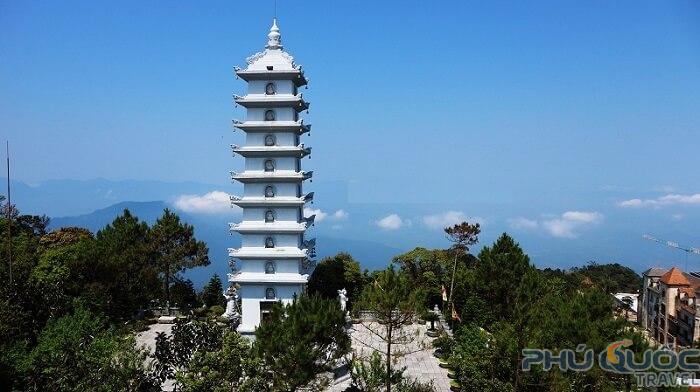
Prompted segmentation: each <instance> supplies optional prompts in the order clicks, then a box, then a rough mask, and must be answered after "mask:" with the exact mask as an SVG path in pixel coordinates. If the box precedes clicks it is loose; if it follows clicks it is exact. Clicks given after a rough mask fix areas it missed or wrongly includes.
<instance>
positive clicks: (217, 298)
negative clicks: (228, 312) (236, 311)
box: [201, 274, 226, 307]
mask: <svg viewBox="0 0 700 392" xmlns="http://www.w3.org/2000/svg"><path fill="white" fill-rule="evenodd" d="M201 298H202V302H203V303H204V305H206V306H208V307H212V306H215V305H219V306H226V298H225V297H224V286H223V284H222V283H221V278H219V275H218V274H214V275H212V277H211V279H209V283H207V284H206V285H205V286H204V287H203V288H202V295H201Z"/></svg>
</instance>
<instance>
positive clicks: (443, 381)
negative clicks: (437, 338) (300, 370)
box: [327, 323, 450, 392]
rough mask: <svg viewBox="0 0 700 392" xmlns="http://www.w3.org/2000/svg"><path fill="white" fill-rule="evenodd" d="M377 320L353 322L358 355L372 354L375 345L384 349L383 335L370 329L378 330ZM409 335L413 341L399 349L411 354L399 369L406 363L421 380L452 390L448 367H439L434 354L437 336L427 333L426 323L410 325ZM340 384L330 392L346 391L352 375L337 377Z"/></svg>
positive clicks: (398, 364) (410, 373) (444, 390)
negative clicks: (434, 340)
mask: <svg viewBox="0 0 700 392" xmlns="http://www.w3.org/2000/svg"><path fill="white" fill-rule="evenodd" d="M378 327H379V326H378V325H377V324H376V323H367V324H353V325H352V329H351V330H350V336H351V338H352V349H353V352H354V353H355V355H356V356H357V357H363V358H367V357H369V356H370V355H371V354H372V351H373V349H372V348H370V347H374V348H379V349H382V348H384V347H385V345H384V344H383V343H382V342H381V340H380V339H379V337H377V336H376V335H375V334H373V333H372V332H370V330H369V329H368V328H372V329H374V330H377V328H378ZM406 330H407V331H408V333H407V336H409V337H410V339H409V340H410V344H407V345H401V346H399V347H398V348H397V350H399V351H402V352H405V353H407V354H406V355H405V356H404V357H402V358H399V359H398V361H397V362H396V364H395V365H394V366H395V367H396V368H401V367H404V366H406V371H405V372H404V375H406V376H408V377H410V378H414V379H416V380H418V381H421V382H424V383H425V382H432V383H433V386H434V387H435V390H436V391H437V392H449V391H450V379H449V378H448V377H447V370H446V369H443V368H441V367H440V366H438V359H437V358H435V357H434V356H433V351H434V349H433V348H432V346H431V342H432V340H433V338H430V337H429V336H427V335H426V334H425V332H426V326H425V325H420V324H413V325H411V326H407V327H406ZM336 382H337V384H335V385H333V386H331V387H330V388H329V389H328V390H327V392H342V391H344V390H345V389H346V388H347V387H348V386H350V382H351V380H350V377H349V375H346V376H344V377H341V378H339V379H338V380H336Z"/></svg>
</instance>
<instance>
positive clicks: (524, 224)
mask: <svg viewBox="0 0 700 392" xmlns="http://www.w3.org/2000/svg"><path fill="white" fill-rule="evenodd" d="M508 225H509V226H510V227H511V228H512V229H516V230H535V229H537V228H538V227H539V226H540V224H539V222H537V221H536V220H535V219H527V218H522V217H519V218H513V219H508Z"/></svg>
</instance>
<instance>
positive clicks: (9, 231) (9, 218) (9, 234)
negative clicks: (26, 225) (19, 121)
mask: <svg viewBox="0 0 700 392" xmlns="http://www.w3.org/2000/svg"><path fill="white" fill-rule="evenodd" d="M5 149H6V150H5V151H6V153H7V260H8V261H9V263H10V285H12V199H11V197H10V141H9V140H7V141H6V144H5Z"/></svg>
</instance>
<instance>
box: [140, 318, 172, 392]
mask: <svg viewBox="0 0 700 392" xmlns="http://www.w3.org/2000/svg"><path fill="white" fill-rule="evenodd" d="M172 330H173V325H172V324H151V325H149V326H148V329H147V330H145V331H143V332H139V333H138V334H136V344H137V345H138V346H140V347H144V348H146V349H147V350H148V352H150V353H151V354H152V353H153V352H154V351H155V350H156V336H158V332H165V334H166V335H170V333H171V332H172ZM161 388H162V390H163V391H164V392H169V391H172V390H173V389H175V383H174V382H173V380H165V382H164V383H163V385H161Z"/></svg>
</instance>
